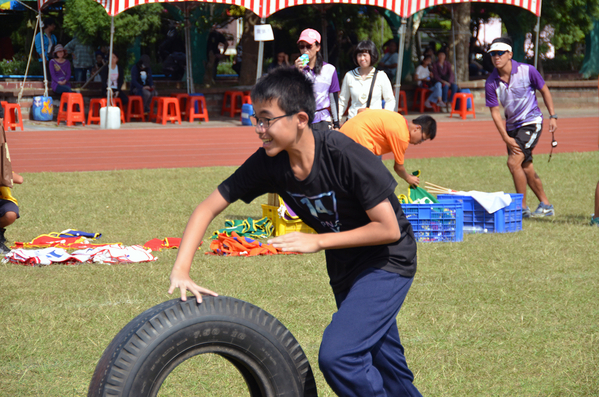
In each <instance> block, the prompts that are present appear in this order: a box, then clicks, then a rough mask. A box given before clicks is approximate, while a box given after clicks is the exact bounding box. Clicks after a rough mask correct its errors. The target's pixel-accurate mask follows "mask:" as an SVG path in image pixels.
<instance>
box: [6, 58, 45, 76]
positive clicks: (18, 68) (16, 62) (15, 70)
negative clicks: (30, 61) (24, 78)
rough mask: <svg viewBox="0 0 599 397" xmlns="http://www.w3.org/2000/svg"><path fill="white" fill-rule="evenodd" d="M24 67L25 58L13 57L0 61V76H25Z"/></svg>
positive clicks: (25, 63) (25, 65)
mask: <svg viewBox="0 0 599 397" xmlns="http://www.w3.org/2000/svg"><path fill="white" fill-rule="evenodd" d="M35 63H37V61H36V62H35ZM26 67H27V58H25V57H24V56H15V57H13V59H10V60H8V59H3V60H1V61H0V74H5V75H6V74H25V69H26Z"/></svg>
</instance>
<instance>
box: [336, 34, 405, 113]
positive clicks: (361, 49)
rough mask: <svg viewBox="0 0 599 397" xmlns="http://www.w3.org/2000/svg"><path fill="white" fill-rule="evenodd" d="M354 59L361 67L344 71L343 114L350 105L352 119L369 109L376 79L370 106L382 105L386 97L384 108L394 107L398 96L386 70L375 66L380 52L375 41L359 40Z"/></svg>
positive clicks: (342, 89) (379, 107)
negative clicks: (379, 69) (395, 94)
mask: <svg viewBox="0 0 599 397" xmlns="http://www.w3.org/2000/svg"><path fill="white" fill-rule="evenodd" d="M353 59H354V62H355V64H356V65H358V67H357V68H355V69H354V70H351V71H349V72H347V73H346V74H345V78H344V79H343V85H342V86H341V92H340V94H339V114H340V115H343V114H344V113H345V110H346V109H347V114H348V115H347V118H348V119H351V118H352V117H354V116H355V115H356V114H358V112H361V111H362V110H364V109H366V104H367V102H368V96H369V93H370V87H371V85H372V83H373V79H374V86H373V87H372V97H371V99H370V106H369V108H370V109H382V108H383V103H382V101H383V100H385V109H387V110H391V111H395V97H394V95H393V87H391V82H390V81H389V77H387V74H386V73H381V72H377V70H376V69H375V67H374V66H372V65H374V64H376V62H377V61H378V59H379V52H378V50H377V49H376V46H375V45H374V43H373V42H372V41H371V40H363V41H361V42H359V43H358V44H357V45H356V48H355V50H354V54H353ZM375 74H376V79H375Z"/></svg>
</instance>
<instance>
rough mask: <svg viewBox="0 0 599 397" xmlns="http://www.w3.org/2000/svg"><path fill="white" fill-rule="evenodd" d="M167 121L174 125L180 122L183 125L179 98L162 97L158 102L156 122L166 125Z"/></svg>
mask: <svg viewBox="0 0 599 397" xmlns="http://www.w3.org/2000/svg"><path fill="white" fill-rule="evenodd" d="M167 121H170V122H172V123H174V122H175V121H178V122H179V124H181V111H180V110H179V100H178V99H177V98H167V97H162V98H160V99H159V100H158V113H157V114H156V122H157V123H161V124H162V125H164V124H166V122H167Z"/></svg>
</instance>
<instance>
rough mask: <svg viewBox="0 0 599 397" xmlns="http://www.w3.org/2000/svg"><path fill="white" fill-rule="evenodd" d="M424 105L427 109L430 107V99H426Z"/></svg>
mask: <svg viewBox="0 0 599 397" xmlns="http://www.w3.org/2000/svg"><path fill="white" fill-rule="evenodd" d="M424 107H425V108H428V109H432V105H431V101H429V100H428V99H427V100H426V101H424Z"/></svg>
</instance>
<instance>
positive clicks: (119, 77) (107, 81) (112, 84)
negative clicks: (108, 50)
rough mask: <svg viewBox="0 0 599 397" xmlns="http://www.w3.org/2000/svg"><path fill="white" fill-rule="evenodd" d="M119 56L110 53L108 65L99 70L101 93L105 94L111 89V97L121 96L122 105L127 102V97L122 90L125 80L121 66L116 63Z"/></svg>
mask: <svg viewBox="0 0 599 397" xmlns="http://www.w3.org/2000/svg"><path fill="white" fill-rule="evenodd" d="M118 61H119V58H118V57H117V56H116V54H114V53H113V54H112V58H111V60H110V65H108V66H107V67H105V68H103V69H102V70H101V71H100V76H101V78H102V95H103V96H106V94H107V93H106V91H107V90H108V89H110V90H112V98H121V101H122V102H123V105H127V103H129V97H128V96H127V94H125V93H124V92H123V91H122V87H123V83H124V82H125V74H124V73H123V68H122V67H121V65H118Z"/></svg>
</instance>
